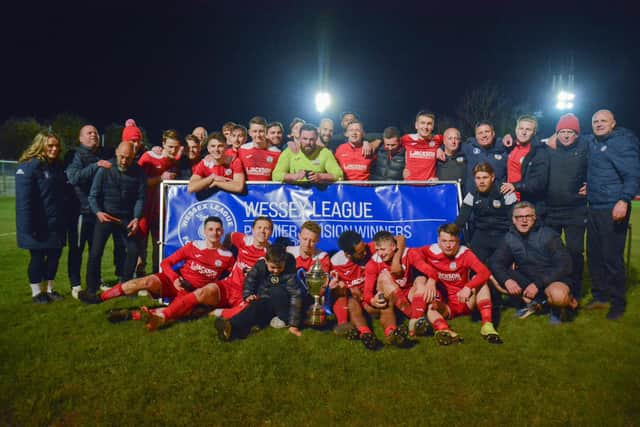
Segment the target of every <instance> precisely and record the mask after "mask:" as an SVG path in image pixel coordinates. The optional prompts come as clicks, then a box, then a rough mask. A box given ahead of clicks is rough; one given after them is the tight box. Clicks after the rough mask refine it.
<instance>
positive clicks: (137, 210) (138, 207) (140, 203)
mask: <svg viewBox="0 0 640 427" xmlns="http://www.w3.org/2000/svg"><path fill="white" fill-rule="evenodd" d="M146 188H147V183H146V180H145V175H144V173H142V171H140V182H139V183H138V198H137V199H136V204H135V205H134V206H133V217H134V218H142V209H143V208H144V197H145V193H146Z"/></svg>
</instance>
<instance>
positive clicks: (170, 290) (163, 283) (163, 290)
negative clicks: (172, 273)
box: [154, 272, 187, 299]
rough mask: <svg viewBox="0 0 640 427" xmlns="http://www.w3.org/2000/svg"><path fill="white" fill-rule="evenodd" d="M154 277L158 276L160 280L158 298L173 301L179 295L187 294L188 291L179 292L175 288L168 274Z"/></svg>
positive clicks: (159, 274) (157, 274) (158, 274)
mask: <svg viewBox="0 0 640 427" xmlns="http://www.w3.org/2000/svg"><path fill="white" fill-rule="evenodd" d="M154 276H156V277H157V278H158V279H159V280H160V295H157V296H159V297H162V298H171V299H173V298H175V297H177V296H178V295H184V294H186V293H187V292H186V291H178V290H177V289H176V287H175V286H173V282H172V281H171V279H169V277H168V276H167V275H166V274H164V273H162V272H160V273H156V274H154Z"/></svg>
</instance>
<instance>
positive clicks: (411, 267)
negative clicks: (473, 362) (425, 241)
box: [364, 231, 435, 339]
mask: <svg viewBox="0 0 640 427" xmlns="http://www.w3.org/2000/svg"><path fill="white" fill-rule="evenodd" d="M373 242H374V244H375V248H376V253H375V254H374V255H373V256H372V257H371V260H370V261H369V262H368V263H367V266H366V269H365V284H364V301H365V302H366V303H368V304H369V306H371V307H375V308H380V309H382V307H383V306H382V305H384V304H386V301H389V302H390V303H391V306H395V307H396V308H398V309H399V310H400V311H401V312H403V313H404V314H405V315H406V316H407V317H408V318H409V334H410V335H416V334H417V335H424V334H425V333H426V329H427V322H426V319H425V318H424V316H425V308H426V282H427V279H426V277H425V276H428V277H431V278H432V279H434V280H435V271H434V269H433V268H431V266H430V265H429V264H427V263H426V262H425V261H424V259H423V258H422V256H421V254H420V250H419V249H408V248H405V249H404V250H399V248H398V245H397V244H396V239H395V238H394V237H393V235H392V234H391V233H389V232H388V231H379V232H377V233H376V234H375V236H373ZM397 253H400V254H401V259H400V260H401V261H400V262H401V264H402V272H401V273H400V274H396V275H393V274H391V272H390V270H391V262H392V259H393V257H394V256H395V255H396V254H397ZM374 294H375V295H374ZM383 297H384V300H383ZM376 303H378V304H382V305H378V306H376V305H375V304H376ZM365 309H366V306H365ZM367 311H369V310H367ZM392 314H394V316H393V319H392V320H393V322H392V323H391V324H390V325H395V313H393V311H392ZM380 321H381V322H383V317H382V316H381V318H380ZM416 326H418V328H417V330H416ZM390 327H391V326H387V327H385V334H387V329H388V328H390ZM396 335H397V334H395V335H390V338H393V339H395V337H396Z"/></svg>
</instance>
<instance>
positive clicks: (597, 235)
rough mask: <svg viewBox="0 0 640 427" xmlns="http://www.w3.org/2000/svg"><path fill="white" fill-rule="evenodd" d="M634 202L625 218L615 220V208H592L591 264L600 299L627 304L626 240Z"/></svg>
mask: <svg viewBox="0 0 640 427" xmlns="http://www.w3.org/2000/svg"><path fill="white" fill-rule="evenodd" d="M630 215H631V204H629V209H628V212H627V217H626V218H625V219H624V221H621V222H614V221H613V219H612V218H611V209H606V210H596V209H589V211H588V215H587V265H588V266H589V272H590V273H591V294H592V295H593V299H594V300H597V301H611V305H612V306H615V307H619V308H622V309H624V308H625V306H626V303H627V301H626V297H625V291H626V275H625V269H624V244H625V240H626V237H627V229H628V227H629V217H630Z"/></svg>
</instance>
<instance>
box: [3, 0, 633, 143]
mask: <svg viewBox="0 0 640 427" xmlns="http://www.w3.org/2000/svg"><path fill="white" fill-rule="evenodd" d="M49 3H50V4H48V5H46V6H43V5H42V4H40V3H34V2H29V1H22V2H16V3H15V4H13V5H12V6H11V7H10V8H8V7H7V6H6V5H5V6H3V8H5V9H8V10H5V11H3V13H2V16H3V17H4V20H3V21H4V23H3V25H2V28H1V29H0V36H1V40H2V44H3V49H2V50H3V52H4V55H3V59H4V61H3V67H2V68H3V72H2V75H3V77H2V82H3V83H2V87H3V88H2V102H1V103H0V122H1V121H4V120H5V119H7V118H9V117H24V116H35V117H37V118H38V119H47V118H50V117H52V116H53V115H55V114H56V113H60V112H73V113H77V114H79V115H81V116H83V117H85V118H86V119H87V120H89V121H90V122H93V123H94V124H96V125H97V126H98V127H99V128H104V126H106V125H107V124H109V123H112V122H117V123H124V121H125V120H126V119H127V118H129V117H134V118H135V119H136V121H137V122H138V124H139V125H141V126H143V127H145V128H147V130H148V131H150V134H151V136H152V138H159V134H160V131H161V130H162V129H166V128H176V129H178V130H179V131H181V132H183V133H184V132H185V131H190V130H191V128H192V127H193V126H194V125H196V124H205V125H206V126H207V127H208V128H209V129H210V130H212V129H215V128H219V126H220V125H221V124H222V123H223V122H225V121H227V120H233V121H237V122H241V123H246V122H247V121H248V119H249V118H250V117H251V116H253V115H256V114H260V115H264V116H266V117H267V118H268V119H269V120H279V121H282V122H284V123H289V121H290V120H291V118H293V117H294V116H301V117H303V118H305V119H307V120H309V121H312V122H317V121H318V118H319V114H318V113H316V112H315V111H314V109H313V102H312V96H313V94H314V92H315V90H316V88H317V85H318V80H319V74H320V73H319V70H322V69H324V70H326V71H327V76H328V86H329V90H330V91H331V93H332V94H333V96H334V106H333V107H332V111H330V112H329V115H330V116H333V117H334V118H336V117H337V116H338V114H339V112H340V111H344V110H355V111H357V112H359V113H360V114H361V117H362V119H363V121H364V123H365V127H367V128H369V129H371V130H380V129H382V128H383V127H384V126H386V125H400V126H404V125H405V124H406V123H411V121H412V117H413V116H414V114H415V112H416V111H418V110H419V109H421V108H423V107H427V108H429V109H432V110H434V111H435V112H436V113H438V114H445V115H449V116H454V115H455V108H456V105H457V104H458V102H459V100H460V98H461V96H462V94H463V93H464V92H465V91H466V90H468V89H469V88H472V87H475V86H478V85H480V84H481V83H482V82H484V81H486V80H493V81H496V82H498V83H500V84H501V85H502V86H503V87H504V88H505V91H506V94H507V96H508V97H509V99H511V100H513V102H516V103H519V102H525V101H529V102H530V103H531V105H532V106H533V107H535V108H536V109H545V108H546V109H545V110H544V111H545V113H546V117H547V118H548V120H550V121H555V120H556V119H557V117H558V113H557V112H555V111H553V110H551V109H548V108H547V106H546V105H541V102H542V100H544V99H548V98H549V97H550V94H548V91H549V90H550V81H551V77H550V70H551V69H553V68H554V67H556V66H559V65H560V64H562V58H563V57H564V58H566V57H568V55H570V54H573V56H574V58H575V68H576V72H575V74H576V84H577V89H576V92H577V96H578V98H579V100H578V104H579V105H580V107H579V108H578V109H577V110H576V112H577V113H578V114H579V116H580V118H581V119H582V127H583V129H584V130H588V129H589V128H590V126H589V122H588V120H589V118H590V115H591V114H592V113H593V112H594V111H595V109H597V108H602V107H608V108H610V109H612V110H613V111H614V113H616V116H617V119H618V123H619V124H620V125H622V126H626V127H630V128H632V129H635V130H636V131H638V130H640V125H639V124H638V123H637V120H636V118H637V117H638V114H637V111H639V110H640V101H639V99H640V83H639V82H640V53H639V52H640V48H638V42H639V41H640V37H639V34H640V32H639V31H638V25H640V15H639V14H638V12H636V11H635V10H634V9H632V6H631V4H632V2H627V5H625V3H616V2H611V1H609V2H604V1H603V2H600V3H599V4H596V3H593V4H586V5H585V3H584V2H578V1H572V2H565V3H562V4H561V5H560V6H558V5H554V4H553V3H551V2H545V1H540V2H535V3H531V4H528V5H525V4H524V3H523V2H477V3H482V4H491V6H486V5H483V6H477V5H476V6H471V7H468V6H466V3H464V2H456V1H449V2H439V3H446V4H447V6H438V7H434V6H432V5H430V4H429V2H419V3H408V2H397V3H394V2H378V1H370V2H355V3H346V2H345V3H338V2H335V3H333V2H322V3H320V2H318V3H316V2H304V1H291V2H282V1H269V2H267V1H264V2H245V1H232V2H213V1H204V0H200V1H195V0H184V1H182V2H164V1H160V2H154V3H151V2H138V1H135V0H130V1H129V2H122V1H119V0H117V1H101V2H85V3H84V4H82V5H81V4H76V3H68V2H49ZM94 3H96V4H94ZM390 3H393V4H390ZM513 3H517V4H518V5H517V6H513V5H512V4H513ZM547 94H548V95H547Z"/></svg>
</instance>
